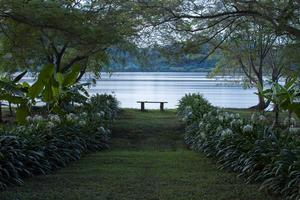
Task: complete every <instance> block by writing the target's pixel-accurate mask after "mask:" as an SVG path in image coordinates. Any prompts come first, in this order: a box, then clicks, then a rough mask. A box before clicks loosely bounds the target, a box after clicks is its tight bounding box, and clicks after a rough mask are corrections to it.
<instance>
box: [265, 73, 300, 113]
mask: <svg viewBox="0 0 300 200" xmlns="http://www.w3.org/2000/svg"><path fill="white" fill-rule="evenodd" d="M297 82H298V77H293V78H291V79H290V80H289V81H288V82H286V83H285V85H281V84H279V83H277V82H273V83H271V88H269V89H266V90H262V89H261V90H260V92H261V94H262V95H263V97H264V98H266V99H268V100H269V101H271V102H272V103H273V104H274V105H275V106H276V107H277V110H276V112H277V113H278V112H279V111H280V110H288V111H289V113H295V114H296V115H297V116H298V117H299V118H300V103H299V102H297V98H299V96H300V90H299V86H298V85H297ZM277 115H278V114H277Z"/></svg>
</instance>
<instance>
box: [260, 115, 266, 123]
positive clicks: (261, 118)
mask: <svg viewBox="0 0 300 200" xmlns="http://www.w3.org/2000/svg"><path fill="white" fill-rule="evenodd" d="M258 120H259V122H260V123H264V122H266V120H267V118H266V117H265V116H264V115H259V116H258Z"/></svg>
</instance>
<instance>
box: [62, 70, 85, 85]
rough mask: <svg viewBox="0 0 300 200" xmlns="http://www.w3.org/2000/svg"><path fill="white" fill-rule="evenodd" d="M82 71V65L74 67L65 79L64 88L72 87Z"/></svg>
mask: <svg viewBox="0 0 300 200" xmlns="http://www.w3.org/2000/svg"><path fill="white" fill-rule="evenodd" d="M80 69H81V66H80V65H74V66H73V67H72V70H71V71H70V72H69V73H67V74H66V75H65V77H64V81H63V86H64V87H68V86H71V85H73V84H74V83H75V82H76V80H77V78H78V75H79V72H80Z"/></svg>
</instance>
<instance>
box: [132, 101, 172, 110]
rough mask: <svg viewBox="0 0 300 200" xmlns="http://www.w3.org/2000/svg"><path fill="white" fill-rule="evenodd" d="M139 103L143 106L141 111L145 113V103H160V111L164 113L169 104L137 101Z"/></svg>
mask: <svg viewBox="0 0 300 200" xmlns="http://www.w3.org/2000/svg"><path fill="white" fill-rule="evenodd" d="M137 103H140V104H141V111H145V103H159V104H160V111H164V104H165V103H168V102H166V101H137Z"/></svg>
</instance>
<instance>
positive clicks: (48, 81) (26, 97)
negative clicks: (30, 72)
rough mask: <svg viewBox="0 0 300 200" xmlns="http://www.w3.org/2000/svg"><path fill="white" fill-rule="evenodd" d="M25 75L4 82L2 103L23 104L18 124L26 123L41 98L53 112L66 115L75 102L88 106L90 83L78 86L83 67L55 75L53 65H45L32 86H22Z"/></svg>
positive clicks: (0, 96)
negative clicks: (87, 88)
mask: <svg viewBox="0 0 300 200" xmlns="http://www.w3.org/2000/svg"><path fill="white" fill-rule="evenodd" d="M25 73H26V72H24V73H21V74H20V75H19V76H17V77H16V78H15V79H14V80H11V81H6V80H2V81H0V88H1V91H0V100H5V101H8V102H9V103H13V104H17V105H19V107H18V108H17V113H16V119H17V121H18V122H21V123H24V122H25V118H26V116H28V115H29V113H30V110H31V107H32V106H34V105H35V104H36V102H37V100H38V99H41V101H42V102H43V103H45V104H46V105H47V108H48V112H50V113H51V112H55V113H63V112H66V111H67V110H68V108H69V107H70V106H69V105H70V103H71V102H72V103H73V104H74V103H80V104H84V103H85V102H86V100H87V97H88V93H87V91H86V90H85V89H84V87H83V86H85V85H87V83H86V84H79V83H77V79H78V76H79V73H80V66H79V65H75V66H74V67H73V68H72V69H70V70H69V71H68V72H66V73H60V72H55V66H54V65H53V64H48V65H45V66H43V68H42V69H41V71H40V73H39V74H38V77H37V80H36V81H35V82H34V83H33V84H32V85H31V86H30V85H29V84H28V83H27V82H23V83H18V82H19V81H20V80H21V78H22V77H23V76H24V75H25ZM69 109H70V108H69Z"/></svg>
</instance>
